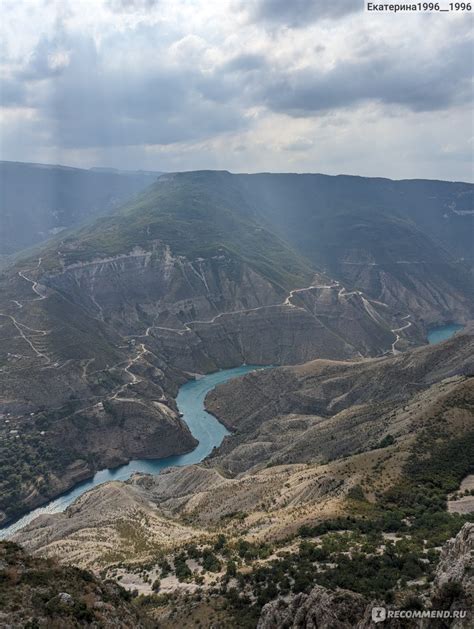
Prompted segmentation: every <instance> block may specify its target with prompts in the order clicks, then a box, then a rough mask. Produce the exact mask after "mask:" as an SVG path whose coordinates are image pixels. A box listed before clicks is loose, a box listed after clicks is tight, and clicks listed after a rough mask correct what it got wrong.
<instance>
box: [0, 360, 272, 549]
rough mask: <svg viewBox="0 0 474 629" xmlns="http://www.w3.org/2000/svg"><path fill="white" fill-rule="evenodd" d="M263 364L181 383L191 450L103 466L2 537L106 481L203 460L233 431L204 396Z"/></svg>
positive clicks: (179, 402)
mask: <svg viewBox="0 0 474 629" xmlns="http://www.w3.org/2000/svg"><path fill="white" fill-rule="evenodd" d="M263 368H264V367H261V366H256V365H243V366H241V367H235V368H234V369H226V370H223V371H217V372H215V373H212V374H208V375H203V376H201V377H200V378H197V379H195V380H191V381H188V382H186V383H185V384H183V385H182V386H181V387H180V389H179V391H178V395H177V397H176V403H177V406H178V410H179V412H180V413H182V416H183V417H182V419H183V421H184V422H185V423H186V424H187V426H188V427H189V429H190V431H191V434H192V436H193V437H194V438H195V439H196V440H197V441H198V444H197V446H196V447H195V448H194V449H192V450H191V451H190V452H188V453H185V454H180V455H176V456H171V457H165V458H160V459H156V458H155V459H134V460H131V461H130V462H128V463H126V464H124V465H121V466H119V467H114V468H106V469H103V470H100V471H98V472H96V473H95V474H94V476H93V477H92V478H89V479H88V480H85V481H83V482H81V483H79V484H77V485H75V486H74V487H72V489H70V490H69V491H67V492H65V493H63V494H61V495H59V496H58V497H56V498H54V499H53V500H51V501H50V502H48V503H47V504H45V505H43V506H40V507H38V508H36V509H33V510H32V511H30V512H28V513H27V514H25V515H24V516H23V517H21V518H20V519H18V520H16V521H15V522H13V523H12V524H10V525H9V526H6V527H3V528H2V529H0V539H5V538H8V537H10V536H11V535H13V534H14V533H16V532H17V531H19V530H20V529H21V528H23V527H24V526H26V525H27V524H29V523H30V522H31V521H32V520H34V519H35V518H36V517H38V516H39V515H42V514H51V513H58V512H61V511H64V510H65V509H66V508H67V507H68V506H69V505H70V504H72V503H73V502H74V501H75V500H76V499H77V498H79V496H81V495H82V494H84V493H85V492H86V491H89V490H90V489H93V488H94V487H97V486H98V485H101V484H103V483H107V482H109V481H114V480H120V481H125V480H127V479H128V478H130V476H131V475H132V474H134V473H135V472H141V473H144V474H158V473H159V472H160V471H162V470H163V469H166V468H169V467H178V466H182V465H192V464H193V463H199V462H200V461H202V460H203V459H205V458H206V457H207V456H208V455H209V454H210V453H211V452H212V450H213V449H214V448H215V447H218V446H219V445H220V444H221V442H222V440H223V439H224V437H225V436H226V435H228V434H230V433H229V431H228V430H227V428H226V427H225V426H224V425H223V424H222V423H221V422H219V421H218V420H217V419H216V418H215V417H214V416H213V415H211V414H210V413H208V412H207V411H206V410H205V408H204V399H205V397H206V395H207V394H208V392H209V391H211V390H212V389H213V388H214V387H215V386H217V385H218V384H221V383H223V382H226V381H227V380H230V379H231V378H237V377H239V376H242V375H244V374H246V373H248V372H250V371H254V370H256V369H263Z"/></svg>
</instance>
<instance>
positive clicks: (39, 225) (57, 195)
mask: <svg viewBox="0 0 474 629" xmlns="http://www.w3.org/2000/svg"><path fill="white" fill-rule="evenodd" d="M159 174H160V173H159V172H156V173H155V172H149V171H146V172H145V171H137V172H133V171H120V170H116V169H112V168H92V169H90V170H84V169H81V168H70V167H67V166H56V165H47V164H28V163H20V162H6V161H2V162H0V256H5V255H10V254H13V253H16V252H18V251H20V250H21V249H24V248H26V247H31V246H32V245H35V244H36V243H38V242H41V241H43V240H46V239H47V238H50V237H51V236H54V235H55V234H57V233H59V232H61V231H62V230H64V229H66V228H70V227H72V226H74V225H77V224H79V223H80V222H81V221H83V220H84V219H87V218H89V217H93V216H94V215H97V214H100V213H103V212H107V211H109V210H111V209H112V208H114V207H116V206H118V205H120V204H121V203H123V202H124V201H126V200H127V199H129V198H130V197H132V196H133V195H135V194H136V193H137V192H140V191H141V190H143V189H144V188H146V187H147V186H148V185H149V184H151V183H152V182H153V181H154V180H155V179H156V178H157V176H158V175H159Z"/></svg>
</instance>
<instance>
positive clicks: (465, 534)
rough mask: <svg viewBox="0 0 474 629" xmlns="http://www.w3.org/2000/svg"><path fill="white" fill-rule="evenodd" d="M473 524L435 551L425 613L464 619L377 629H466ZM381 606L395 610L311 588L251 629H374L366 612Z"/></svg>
mask: <svg viewBox="0 0 474 629" xmlns="http://www.w3.org/2000/svg"><path fill="white" fill-rule="evenodd" d="M473 550H474V524H471V523H466V524H465V525H464V526H463V528H462V529H461V530H460V531H459V533H458V534H457V535H456V537H455V538H453V539H451V540H449V541H448V542H446V544H445V545H444V547H443V549H442V551H441V557H440V561H439V564H438V566H437V569H436V574H435V580H434V584H433V588H432V591H431V597H430V599H427V600H426V609H434V610H444V611H448V610H450V611H451V612H453V611H455V610H462V611H467V616H466V617H465V618H462V619H459V618H454V619H452V620H450V621H449V620H448V621H439V620H436V619H432V620H424V619H414V620H396V619H390V620H387V621H386V622H384V623H383V625H381V626H383V627H386V626H388V627H390V628H391V629H398V627H413V629H414V628H419V629H430V628H431V627H436V628H439V629H442V628H444V627H450V629H467V627H471V626H472V625H471V622H472V618H471V617H470V614H471V611H472V609H473V601H474V597H473V594H474V559H473ZM380 605H381V606H382V607H384V608H387V609H393V608H394V609H397V607H394V606H392V605H389V606H387V605H386V604H384V603H379V602H377V601H370V602H369V601H368V600H367V599H366V598H364V597H363V596H361V595H360V594H357V593H355V592H352V591H349V590H341V589H336V590H334V591H331V590H328V589H326V588H324V587H322V586H320V585H317V586H315V587H314V588H313V589H312V590H311V591H310V592H309V594H296V595H290V596H287V597H281V598H278V599H276V600H274V601H271V602H270V603H267V604H266V605H264V607H263V608H262V612H261V615H260V618H259V621H258V624H257V629H352V628H353V627H354V628H355V629H369V628H370V627H375V626H378V625H377V624H375V623H374V622H373V621H372V609H373V608H374V607H378V606H380Z"/></svg>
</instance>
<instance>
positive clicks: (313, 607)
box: [257, 585, 369, 629]
mask: <svg viewBox="0 0 474 629" xmlns="http://www.w3.org/2000/svg"><path fill="white" fill-rule="evenodd" d="M366 606H367V600H366V599H365V598H364V597H363V596H361V595H360V594H355V593H354V592H350V591H349V590H335V591H333V592H332V591H330V590H327V589H326V588H324V587H321V586H319V585H317V586H316V587H314V588H313V589H312V590H311V592H310V593H309V594H297V595H296V596H291V597H287V598H286V599H285V598H280V599H277V600H276V601H272V602H270V603H267V604H266V605H264V607H263V609H262V613H261V615H260V619H259V621H258V624H257V629H353V628H357V629H362V627H368V626H369V625H368V624H366V623H365V622H361V619H362V618H363V616H364V613H365V608H366Z"/></svg>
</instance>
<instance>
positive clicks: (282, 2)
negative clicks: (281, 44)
mask: <svg viewBox="0 0 474 629" xmlns="http://www.w3.org/2000/svg"><path fill="white" fill-rule="evenodd" d="M241 6H242V7H243V8H244V9H246V10H247V11H248V13H249V16H250V18H251V19H252V20H255V21H262V22H266V23H268V24H275V25H282V26H289V27H303V26H306V25H307V24H309V23H310V22H317V21H318V20H322V19H325V18H332V19H337V18H340V17H342V16H343V15H346V14H348V13H354V12H356V11H362V9H363V8H364V4H363V0H292V1H291V2H290V1H289V0H253V1H251V0H244V1H242V3H241Z"/></svg>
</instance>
